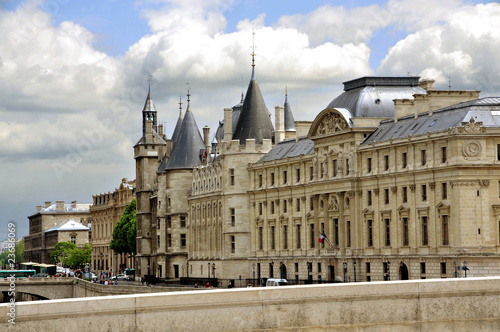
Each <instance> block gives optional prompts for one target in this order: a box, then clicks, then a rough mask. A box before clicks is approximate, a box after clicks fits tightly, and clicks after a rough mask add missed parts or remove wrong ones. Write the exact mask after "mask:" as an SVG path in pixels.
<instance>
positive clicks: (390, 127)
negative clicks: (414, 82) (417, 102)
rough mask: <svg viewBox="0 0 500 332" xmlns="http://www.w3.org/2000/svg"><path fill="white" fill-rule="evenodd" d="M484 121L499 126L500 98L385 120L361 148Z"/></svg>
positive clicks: (484, 99)
mask: <svg viewBox="0 0 500 332" xmlns="http://www.w3.org/2000/svg"><path fill="white" fill-rule="evenodd" d="M471 118H473V119H474V121H475V122H483V126H484V127H500V97H489V98H481V99H476V100H472V101H468V102H463V103H459V104H456V105H452V106H448V107H445V108H442V109H439V110H436V111H434V112H433V113H432V115H429V112H426V113H422V114H419V116H418V117H417V118H415V116H414V115H409V116H405V117H402V118H399V119H398V121H397V122H394V120H384V121H382V122H381V123H380V126H379V127H378V128H377V130H375V131H374V132H373V133H372V134H371V135H370V136H368V137H367V138H366V140H365V141H364V142H363V143H362V145H366V144H370V143H374V142H384V141H388V140H390V139H399V138H406V137H408V136H410V135H411V136H419V135H426V134H427V133H428V132H430V133H435V132H441V131H446V130H448V129H449V128H453V127H460V126H462V122H469V121H470V119H471Z"/></svg>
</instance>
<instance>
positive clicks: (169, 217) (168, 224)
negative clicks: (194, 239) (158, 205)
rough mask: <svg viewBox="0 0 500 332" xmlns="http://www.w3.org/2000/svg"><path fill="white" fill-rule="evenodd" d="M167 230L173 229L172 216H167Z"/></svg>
mask: <svg viewBox="0 0 500 332" xmlns="http://www.w3.org/2000/svg"><path fill="white" fill-rule="evenodd" d="M167 228H172V216H167Z"/></svg>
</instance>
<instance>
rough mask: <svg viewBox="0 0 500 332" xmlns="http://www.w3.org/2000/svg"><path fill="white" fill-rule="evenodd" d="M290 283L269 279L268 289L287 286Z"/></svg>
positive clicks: (267, 282)
mask: <svg viewBox="0 0 500 332" xmlns="http://www.w3.org/2000/svg"><path fill="white" fill-rule="evenodd" d="M287 285H288V281H287V280H286V279H272V278H270V279H267V281H266V287H269V286H287Z"/></svg>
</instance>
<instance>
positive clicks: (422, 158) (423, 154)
mask: <svg viewBox="0 0 500 332" xmlns="http://www.w3.org/2000/svg"><path fill="white" fill-rule="evenodd" d="M420 161H421V162H422V166H425V164H427V153H426V151H425V150H421V151H420Z"/></svg>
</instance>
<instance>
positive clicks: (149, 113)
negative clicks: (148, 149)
mask: <svg viewBox="0 0 500 332" xmlns="http://www.w3.org/2000/svg"><path fill="white" fill-rule="evenodd" d="M156 114H157V112H156V107H155V103H154V102H153V97H152V96H151V85H150V84H149V85H148V96H147V97H146V102H145V103H144V108H143V109H142V134H143V136H144V135H145V133H146V121H147V120H151V121H152V122H153V130H154V131H155V132H158V124H157V116H156Z"/></svg>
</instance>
